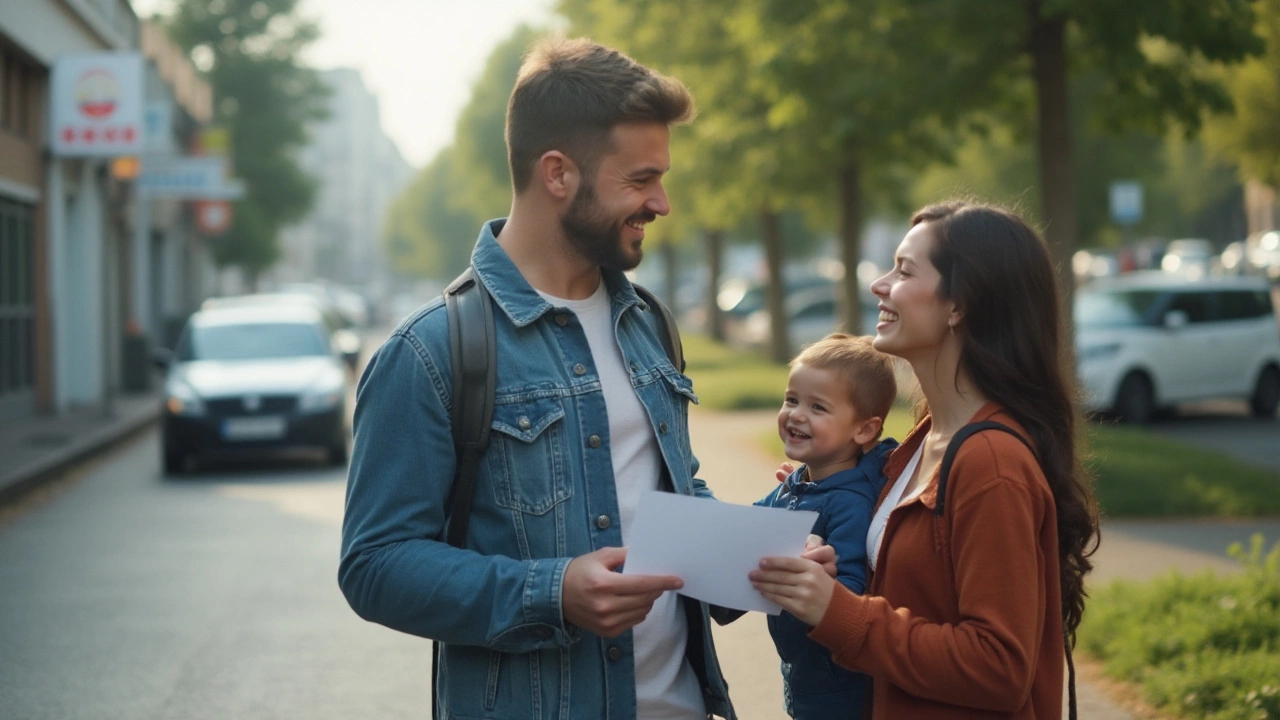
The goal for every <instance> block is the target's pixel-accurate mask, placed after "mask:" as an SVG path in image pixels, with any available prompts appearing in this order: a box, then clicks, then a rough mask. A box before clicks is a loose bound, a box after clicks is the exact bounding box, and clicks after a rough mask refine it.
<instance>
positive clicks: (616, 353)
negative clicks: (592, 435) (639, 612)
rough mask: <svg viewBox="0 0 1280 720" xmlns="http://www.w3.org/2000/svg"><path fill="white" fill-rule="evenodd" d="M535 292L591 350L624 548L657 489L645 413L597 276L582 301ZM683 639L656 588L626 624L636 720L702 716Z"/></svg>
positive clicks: (657, 455) (672, 607)
mask: <svg viewBox="0 0 1280 720" xmlns="http://www.w3.org/2000/svg"><path fill="white" fill-rule="evenodd" d="M539 294H540V295H542V297H543V298H544V299H546V301H547V302H549V303H551V304H552V305H555V306H557V307H564V308H568V309H569V310H571V311H573V313H574V314H575V315H577V316H578V322H580V323H581V324H582V329H583V332H584V333H585V334H586V336H587V344H588V345H589V346H590V347H591V357H592V360H593V361H594V362H595V366H596V372H597V373H598V374H599V376H600V385H601V387H602V388H603V391H604V403H605V408H606V411H607V412H608V414H609V453H610V457H611V458H612V460H613V481H614V484H615V486H616V492H617V496H618V511H619V513H621V516H622V517H621V518H619V520H620V521H621V523H622V527H621V528H620V529H621V531H622V543H623V545H626V544H628V540H627V538H628V533H629V531H630V529H631V523H632V520H633V519H634V518H635V514H636V507H637V506H638V505H639V504H640V496H641V494H643V493H644V492H645V491H646V490H657V489H658V479H659V477H660V476H661V473H662V454H661V450H659V449H658V440H657V438H656V437H655V436H654V434H653V426H652V425H651V424H650V422H649V414H648V413H647V412H646V411H645V409H644V405H643V404H642V403H641V402H640V398H639V396H638V395H636V392H635V388H634V387H632V385H631V375H630V374H629V373H628V372H627V365H626V363H625V362H624V360H623V358H622V349H621V348H619V347H618V341H617V337H616V335H615V334H614V330H613V313H612V307H611V305H610V302H609V295H608V291H607V290H606V288H605V284H604V282H603V281H601V283H600V285H599V287H597V288H596V291H595V293H594V294H593V295H592V296H591V297H589V298H587V299H585V300H565V299H563V298H557V297H552V296H550V295H547V294H546V293H543V292H539ZM688 637H689V626H688V624H687V623H686V621H685V615H684V605H683V604H682V603H681V602H680V599H679V597H678V596H677V595H676V593H674V592H667V593H663V594H662V596H661V597H659V598H658V599H657V601H656V602H654V603H653V609H652V610H650V611H649V614H648V616H646V617H645V619H644V621H643V622H641V623H640V624H639V625H637V626H635V627H634V628H633V629H632V638H633V641H634V643H635V664H636V703H637V715H636V716H637V717H639V718H643V719H644V720H650V719H652V720H686V719H687V720H693V719H694V718H698V719H699V720H701V719H703V718H706V716H707V712H706V706H705V704H704V703H703V700H702V690H701V689H700V687H699V685H698V676H697V675H695V674H694V672H693V668H692V667H691V666H690V665H689V662H688V660H687V659H686V658H685V645H686V643H687V642H688Z"/></svg>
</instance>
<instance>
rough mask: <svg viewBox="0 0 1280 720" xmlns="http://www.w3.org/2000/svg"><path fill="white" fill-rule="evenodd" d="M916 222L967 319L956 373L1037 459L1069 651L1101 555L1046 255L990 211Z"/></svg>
mask: <svg viewBox="0 0 1280 720" xmlns="http://www.w3.org/2000/svg"><path fill="white" fill-rule="evenodd" d="M923 222H927V223H929V229H930V230H932V231H933V240H934V243H933V250H932V252H931V253H930V255H929V259H930V260H931V261H932V262H933V265H934V267H935V268H937V269H938V272H939V273H940V274H941V276H942V279H941V281H940V282H939V284H938V295H939V296H940V297H942V298H943V299H946V300H952V301H954V302H955V303H956V306H957V307H958V308H959V309H960V310H961V311H962V312H963V313H964V319H963V329H964V332H963V335H962V339H961V351H960V365H961V367H963V368H964V370H965V372H967V373H968V374H969V377H970V378H971V379H972V380H973V382H974V384H975V385H976V386H977V388H978V390H980V391H981V392H982V394H983V395H985V396H986V397H987V398H989V399H991V400H994V401H995V402H997V403H999V404H1000V405H1002V406H1003V407H1004V408H1005V409H1006V410H1007V411H1008V412H1009V414H1011V415H1013V417H1014V418H1016V419H1017V420H1018V422H1019V423H1021V424H1022V426H1023V427H1024V428H1026V430H1027V432H1028V433H1030V434H1031V438H1032V440H1033V441H1034V442H1035V446H1036V448H1037V449H1038V450H1039V459H1040V466H1041V468H1042V469H1043V470H1044V474H1045V477H1046V478H1047V479H1048V481H1049V488H1050V490H1051V491H1052V492H1053V498H1054V503H1055V505H1056V506H1057V513H1058V561H1059V568H1060V572H1061V583H1062V623H1063V632H1064V633H1065V634H1066V637H1067V641H1068V644H1069V645H1070V646H1072V647H1074V646H1075V633H1076V628H1077V627H1078V626H1079V625H1080V619H1081V617H1082V616H1083V615H1084V600H1085V597H1086V595H1087V594H1086V593H1085V589H1084V576H1085V575H1086V574H1088V572H1089V571H1090V570H1092V569H1093V563H1092V562H1091V561H1090V560H1089V558H1090V556H1092V555H1093V553H1094V551H1095V550H1097V547H1098V504H1097V500H1096V499H1095V498H1094V495H1093V480H1092V478H1091V477H1090V475H1089V473H1088V472H1087V471H1086V470H1085V469H1084V467H1083V466H1082V464H1081V462H1080V454H1079V453H1078V452H1077V445H1076V431H1077V428H1078V426H1079V418H1080V412H1079V409H1078V405H1077V404H1076V403H1075V402H1074V398H1075V395H1076V393H1075V391H1074V388H1075V382H1074V380H1073V378H1074V373H1071V372H1069V367H1070V365H1069V361H1068V355H1067V354H1066V353H1065V352H1064V351H1065V348H1064V347H1063V343H1062V338H1063V335H1064V333H1063V330H1062V322H1063V316H1062V315H1061V313H1060V312H1059V310H1060V307H1061V301H1060V296H1059V293H1058V286H1057V277H1056V275H1055V273H1054V271H1053V263H1052V261H1051V260H1050V258H1049V250H1048V247H1047V246H1046V245H1045V242H1044V240H1042V239H1041V238H1040V236H1039V235H1038V234H1037V233H1036V231H1035V230H1033V229H1032V228H1031V227H1030V226H1029V225H1028V224H1027V223H1026V222H1025V221H1024V220H1023V219H1022V218H1020V217H1018V216H1017V215H1015V214H1014V213H1012V212H1009V211H1007V210H1004V209H1001V208H997V207H991V206H988V205H979V204H971V203H967V202H962V201H954V202H946V203H941V204H937V205H930V206H928V207H926V208H923V209H922V210H920V211H918V212H917V213H916V214H915V215H914V216H913V217H912V218H911V225H912V226H913V227H914V226H915V225H917V224H919V223H923Z"/></svg>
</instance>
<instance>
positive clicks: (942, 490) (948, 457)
mask: <svg viewBox="0 0 1280 720" xmlns="http://www.w3.org/2000/svg"><path fill="white" fill-rule="evenodd" d="M984 430H999V431H1001V432H1006V433H1009V434H1010V435H1012V436H1014V437H1016V438H1018V440H1020V441H1022V444H1023V445H1026V446H1027V449H1028V450H1030V451H1031V455H1032V456H1033V457H1034V456H1035V455H1036V450H1035V448H1033V447H1031V443H1029V442H1027V439H1026V438H1024V437H1022V435H1021V434H1019V433H1018V431H1017V430H1014V429H1013V428H1011V427H1009V426H1008V425H1005V424H1003V423H998V422H996V421H994V420H984V421H982V422H976V423H969V424H968V425H965V426H964V427H962V428H960V429H959V430H957V431H956V434H955V435H952V436H951V442H949V443H947V449H946V452H944V453H943V454H942V468H941V469H940V470H939V471H938V502H937V505H936V506H935V507H934V508H933V514H934V515H938V516H940V515H942V513H943V512H944V511H945V503H946V499H947V476H948V475H949V474H950V473H951V463H952V462H953V461H954V460H955V459H956V452H958V451H959V450H960V446H961V445H962V444H964V441H965V440H968V439H969V438H970V437H972V436H974V435H976V434H977V433H980V432H982V431H984ZM1038 460H1039V458H1038V457H1037V461H1038Z"/></svg>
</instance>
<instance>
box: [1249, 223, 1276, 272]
mask: <svg viewBox="0 0 1280 720" xmlns="http://www.w3.org/2000/svg"><path fill="white" fill-rule="evenodd" d="M1244 244H1245V250H1244V253H1245V260H1246V261H1247V263H1248V265H1249V266H1250V267H1251V268H1252V269H1254V270H1255V271H1256V272H1258V273H1260V274H1262V275H1265V276H1266V277H1268V278H1269V279H1270V280H1271V281H1272V282H1280V230H1270V231H1267V232H1264V233H1258V234H1256V235H1253V236H1251V237H1249V238H1248V239H1246V240H1245V243H1244Z"/></svg>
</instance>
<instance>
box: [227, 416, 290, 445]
mask: <svg viewBox="0 0 1280 720" xmlns="http://www.w3.org/2000/svg"><path fill="white" fill-rule="evenodd" d="M287 428H288V426H287V425H286V423H285V419H284V418H282V417H280V416H278V415H268V416H266V417H245V418H229V419H227V420H226V421H224V422H223V423H222V437H224V438H225V439H227V440H230V441H233V442H234V441H238V440H279V439H280V438H282V437H284V434H285V430H286V429H287Z"/></svg>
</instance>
